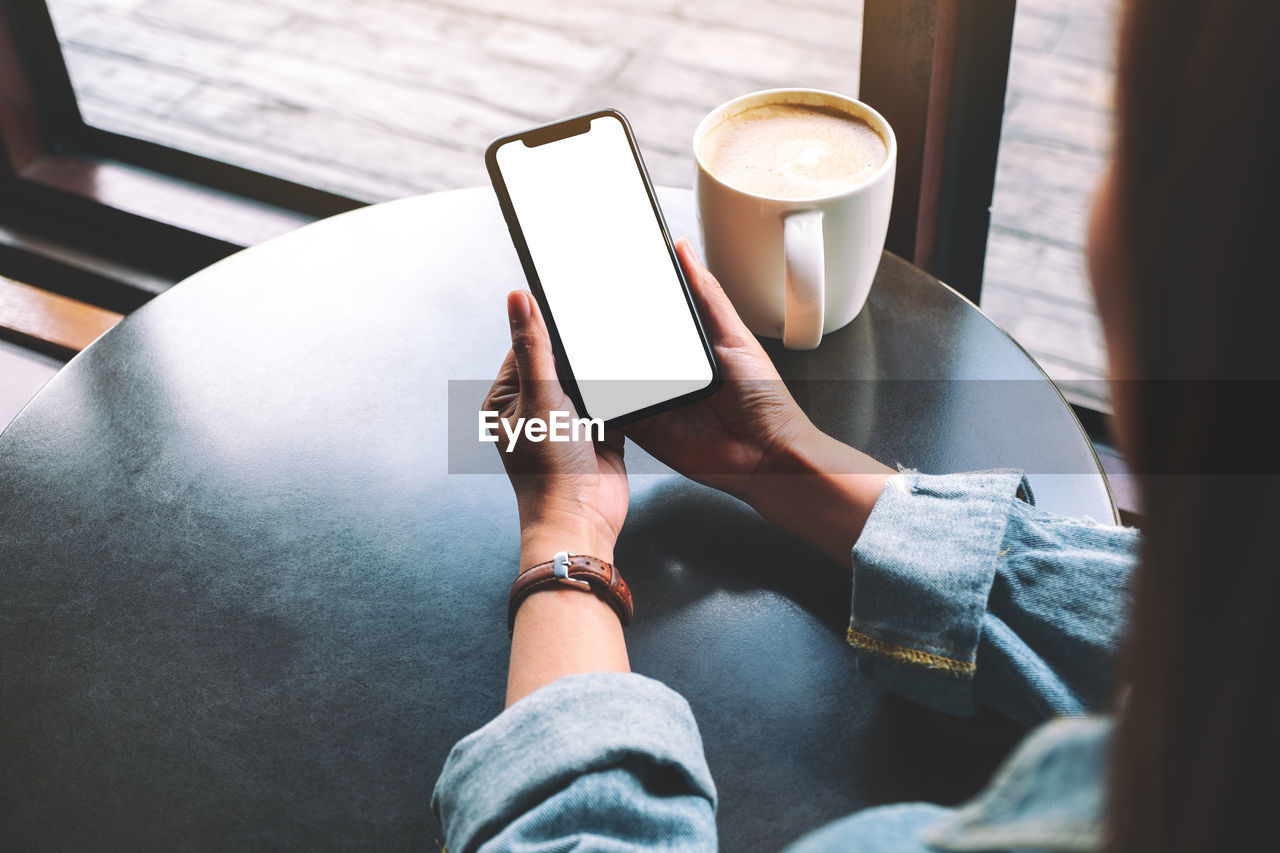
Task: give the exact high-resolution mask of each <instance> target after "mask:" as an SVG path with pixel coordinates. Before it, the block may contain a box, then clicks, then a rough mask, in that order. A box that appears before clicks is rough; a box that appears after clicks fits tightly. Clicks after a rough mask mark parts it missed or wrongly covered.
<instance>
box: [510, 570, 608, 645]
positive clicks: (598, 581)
mask: <svg viewBox="0 0 1280 853" xmlns="http://www.w3.org/2000/svg"><path fill="white" fill-rule="evenodd" d="M565 587H567V588H569V589H580V590H583V591H584V592H594V593H595V594H596V595H598V596H600V597H601V598H603V599H604V600H605V601H606V602H607V603H608V605H609V606H610V607H612V608H613V610H614V612H615V613H617V614H618V618H619V619H620V620H622V626H623V627H624V628H625V627H626V626H628V625H630V624H631V613H632V605H631V590H630V588H629V587H628V586H627V582H626V581H624V580H623V579H622V574H621V573H620V572H619V571H618V570H617V568H616V567H614V566H613V564H611V563H606V562H605V561H604V560H600V559H597V558H596V557H588V556H585V555H582V554H575V555H569V554H567V553H565V552H564V551H561V552H560V553H559V554H556V556H555V559H552V560H548V561H547V562H545V563H539V564H538V565H536V566H532V567H530V568H528V569H525V570H524V571H523V572H521V573H520V576H519V577H517V578H516V582H515V583H513V584H512V585H511V594H510V595H509V596H508V597H507V632H508V633H510V632H511V631H512V630H514V629H515V626H516V611H517V610H519V609H520V603H521V602H522V601H524V600H525V599H526V598H528V597H529V596H530V595H532V594H533V593H535V592H540V591H542V590H544V589H562V588H565Z"/></svg>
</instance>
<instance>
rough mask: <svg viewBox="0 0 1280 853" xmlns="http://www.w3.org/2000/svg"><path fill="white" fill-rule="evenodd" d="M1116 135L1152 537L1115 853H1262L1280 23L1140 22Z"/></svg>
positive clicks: (1273, 563) (1268, 768) (1202, 7)
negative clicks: (1256, 851) (1258, 852)
mask: <svg viewBox="0 0 1280 853" xmlns="http://www.w3.org/2000/svg"><path fill="white" fill-rule="evenodd" d="M1116 116H1117V126H1116V127H1117V134H1116V151H1115V169H1114V180H1115V185H1114V189H1115V197H1114V198H1115V202H1116V213H1117V217H1116V222H1117V233H1116V235H1114V236H1115V242H1116V244H1117V245H1119V246H1120V251H1119V254H1120V255H1122V265H1123V270H1122V275H1121V277H1120V278H1121V279H1122V281H1123V284H1122V289H1123V293H1122V294H1120V296H1119V298H1120V299H1121V300H1122V301H1124V302H1125V304H1126V305H1127V307H1128V312H1127V313H1128V315H1129V317H1130V320H1131V326H1132V327H1131V328H1128V329H1126V330H1125V331H1126V332H1127V333H1128V342H1129V345H1130V354H1131V355H1132V356H1133V364H1132V376H1133V377H1140V378H1122V379H1121V380H1120V384H1121V385H1122V386H1123V387H1120V388H1117V390H1116V393H1117V394H1125V395H1127V398H1128V402H1129V403H1130V406H1129V410H1127V411H1126V414H1128V415H1131V422H1130V423H1129V424H1127V426H1128V427H1129V430H1128V436H1127V437H1128V438H1129V439H1130V451H1131V453H1132V456H1133V459H1132V462H1133V465H1134V468H1135V470H1136V471H1137V472H1138V473H1139V474H1141V475H1143V478H1144V494H1143V500H1144V513H1145V521H1144V545H1143V555H1142V565H1141V568H1140V569H1139V571H1138V575H1137V578H1136V586H1135V596H1134V612H1133V619H1132V622H1131V627H1130V635H1129V640H1128V642H1127V646H1126V649H1125V651H1124V656H1123V663H1122V673H1123V683H1124V685H1125V687H1124V689H1123V690H1122V693H1121V694H1120V703H1121V704H1120V722H1119V726H1118V729H1117V732H1116V741H1115V744H1114V749H1113V752H1112V768H1111V785H1110V808H1109V823H1108V831H1109V840H1108V848H1109V849H1110V850H1112V851H1116V853H1141V851H1160V853H1176V851H1191V850H1196V851H1203V850H1244V849H1252V847H1253V846H1255V845H1256V844H1259V843H1261V844H1266V843H1268V842H1267V841H1266V839H1268V838H1269V837H1272V836H1273V834H1274V829H1273V826H1274V824H1275V818H1276V811H1277V810H1280V807H1278V806H1277V805H1276V804H1274V803H1273V801H1274V799H1275V794H1276V791H1277V783H1276V774H1277V772H1280V766H1277V762H1278V761H1280V755H1278V754H1277V749H1276V743H1277V738H1276V733H1277V727H1278V726H1280V714H1278V713H1277V711H1278V704H1277V699H1276V697H1277V696H1278V695H1280V684H1277V683H1276V679H1277V676H1278V675H1280V667H1277V659H1276V657H1275V656H1274V655H1273V653H1272V651H1271V647H1270V643H1271V641H1272V639H1273V638H1272V637H1271V636H1270V633H1269V632H1270V629H1271V626H1272V625H1273V624H1277V625H1280V620H1277V619H1275V618H1274V617H1273V609H1274V608H1275V607H1276V605H1277V603H1278V602H1277V592H1278V591H1280V588H1278V584H1277V573H1278V572H1280V477H1277V476H1276V475H1277V472H1280V465H1277V447H1278V446H1280V438H1278V436H1280V423H1277V419H1276V415H1275V412H1276V411H1277V409H1278V408H1280V406H1278V405H1277V403H1280V393H1278V392H1280V382H1276V381H1275V380H1276V379H1277V378H1280V367H1278V366H1280V312H1278V311H1277V304H1278V303H1280V2H1276V0H1129V2H1128V4H1127V8H1126V12H1125V16H1124V21H1123V24H1122V28H1121V35H1120V61H1119V68H1118V81H1117V97H1116Z"/></svg>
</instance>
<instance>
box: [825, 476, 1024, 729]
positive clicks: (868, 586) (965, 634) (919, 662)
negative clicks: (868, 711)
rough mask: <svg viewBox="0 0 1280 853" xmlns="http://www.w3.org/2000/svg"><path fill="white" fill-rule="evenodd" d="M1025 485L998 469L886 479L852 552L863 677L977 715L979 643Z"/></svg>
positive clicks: (855, 633)
mask: <svg viewBox="0 0 1280 853" xmlns="http://www.w3.org/2000/svg"><path fill="white" fill-rule="evenodd" d="M1019 500H1023V501H1027V502H1028V503H1030V502H1031V492H1030V489H1029V487H1028V485H1027V481H1026V477H1025V476H1024V475H1023V474H1022V473H1021V472H1019V471H1011V470H995V471H982V472H976V473H971V474H947V475H942V476H937V475H929V474H920V473H918V472H915V471H910V470H904V471H902V472H901V473H899V474H897V475H896V476H894V477H891V478H889V481H888V482H887V483H886V484H885V487H884V490H883V491H882V492H881V494H880V498H879V499H878V500H877V501H876V505H875V507H874V508H873V509H872V512H871V516H870V518H869V519H868V520H867V524H866V527H865V528H864V529H863V531H862V535H861V537H859V539H858V542H857V544H856V545H854V548H853V602H852V607H851V609H850V615H849V630H848V635H847V636H848V641H849V644H850V645H851V646H853V647H854V648H856V649H857V650H858V652H859V654H858V668H859V671H860V672H861V673H863V674H864V675H869V676H871V677H873V678H875V679H876V680H877V681H879V682H880V683H881V684H883V685H884V686H886V687H887V688H889V689H890V690H892V691H894V692H895V693H899V694H901V695H903V696H906V697H907V698H909V699H913V700H915V701H918V702H921V703H923V704H927V705H930V706H932V707H935V708H938V709H939V710H943V711H947V712H949V713H952V714H960V715H969V714H972V713H973V712H974V709H975V703H974V697H973V677H974V673H975V670H976V668H977V655H978V639H979V637H980V635H981V632H982V620H983V617H984V615H985V614H986V612H987V600H988V597H989V595H990V593H991V586H992V584H993V583H994V581H995V576H996V566H997V563H998V561H999V558H1000V556H1001V549H1002V547H1003V544H1004V541H1005V531H1006V529H1007V528H1008V526H1009V514H1010V511H1011V509H1012V508H1013V506H1014V503H1015V502H1016V501H1019Z"/></svg>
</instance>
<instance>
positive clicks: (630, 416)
mask: <svg viewBox="0 0 1280 853" xmlns="http://www.w3.org/2000/svg"><path fill="white" fill-rule="evenodd" d="M597 118H615V119H617V120H618V122H619V123H620V124H621V125H622V130H623V134H624V135H625V136H626V138H627V144H628V145H629V146H630V148H631V156H632V159H633V160H634V161H635V164H636V168H637V169H639V171H640V178H641V180H642V181H643V182H644V189H645V192H646V193H647V194H648V196H649V204H650V205H651V206H652V208H653V215H654V216H655V217H656V218H657V220H658V230H659V231H660V232H661V233H662V239H663V241H664V242H665V243H666V246H667V254H668V255H669V256H670V258H671V265H672V267H673V268H674V269H675V272H676V279H677V280H678V281H679V282H680V288H681V290H682V291H683V292H684V299H685V304H686V305H688V307H689V313H690V314H691V315H692V316H693V324H694V327H695V328H696V329H697V330H698V339H699V340H700V341H701V342H702V350H703V353H704V354H705V355H706V357H707V363H708V364H710V365H711V381H709V382H708V383H707V384H706V386H704V387H702V388H699V389H698V390H696V391H690V392H689V393H687V394H681V395H680V396H678V397H672V398H671V399H669V400H666V401H664V402H661V403H655V404H653V405H652V406H646V407H644V408H643V409H637V410H635V411H633V412H629V413H627V414H625V415H619V416H617V417H615V418H610V419H609V420H607V421H605V422H604V426H605V429H614V428H615V427H620V426H623V425H625V424H629V423H632V422H634V421H638V420H642V419H644V418H647V417H649V416H651V415H656V414H658V413H659V412H665V411H667V410H668V409H674V408H676V407H678V406H682V405H684V404H686V403H691V402H693V401H694V400H700V399H702V398H703V397H708V396H710V395H711V394H713V393H715V390H716V388H717V387H719V385H720V365H719V364H718V363H717V362H716V357H715V352H714V351H713V350H712V348H711V343H710V341H709V340H708V338H707V333H706V330H705V329H704V328H703V326H702V318H701V317H700V316H699V315H698V309H697V305H696V304H695V303H694V300H693V292H692V290H690V288H689V282H688V280H687V279H686V278H685V275H684V269H683V268H682V267H681V266H680V258H679V256H678V255H676V247H675V244H674V243H673V242H672V241H671V233H670V232H669V231H668V230H667V221H666V219H665V218H664V217H663V215H662V208H661V207H660V206H659V204H658V196H657V193H655V192H654V191H653V183H652V181H650V180H649V171H648V169H646V168H645V165H644V160H643V158H642V157H641V156H640V147H639V145H637V144H636V138H635V134H634V133H632V132H631V124H630V122H628V121H627V117H626V116H624V115H623V114H622V113H620V112H618V111H617V110H615V109H612V108H606V109H600V110H594V111H592V112H589V113H582V114H581V115H576V116H571V117H569V118H566V119H561V120H560V121H555V122H551V123H550V124H544V125H539V126H538V127H531V128H529V129H528V130H522V131H520V132H518V133H512V134H508V135H506V136H500V137H498V138H497V139H495V140H493V142H491V143H489V147H488V148H486V149H485V152H484V163H485V168H486V169H488V172H489V181H490V182H491V183H492V184H493V189H494V192H495V193H497V196H498V206H499V207H501V208H502V217H503V219H505V220H506V223H507V231H508V232H509V233H510V235H511V242H512V244H513V245H514V246H515V249H516V254H518V255H519V256H520V265H521V267H523V268H524V275H525V278H526V279H527V280H528V282H529V289H530V290H531V291H532V292H533V295H534V298H535V299H537V300H538V307H539V308H541V309H542V317H543V319H544V320H545V321H546V323H547V330H548V331H549V332H550V333H551V346H552V348H553V349H554V350H555V355H556V369H557V372H558V373H559V376H560V385H561V387H563V388H564V390H565V393H567V394H568V395H569V398H570V399H571V400H573V405H574V407H575V408H576V409H577V412H578V415H579V417H591V413H590V412H587V411H586V406H585V405H584V404H583V402H582V394H581V392H580V391H579V390H578V382H577V379H576V377H574V375H573V368H572V367H571V366H570V364H569V358H568V356H567V355H566V353H565V349H564V344H563V342H562V341H561V340H560V332H559V330H558V329H557V328H556V323H555V318H554V317H553V316H552V314H551V306H550V304H549V303H548V302H547V296H546V293H544V292H543V290H542V282H541V281H540V280H539V278H538V272H537V269H536V268H535V267H534V264H533V257H532V256H531V255H530V253H529V246H528V244H527V243H526V242H525V238H524V231H523V230H522V229H521V228H520V220H519V218H518V217H517V216H516V212H515V207H514V205H513V204H512V203H511V196H510V194H509V193H508V192H507V185H506V182H505V181H504V180H503V178H502V171H501V169H499V168H498V149H499V148H501V147H502V146H504V145H508V144H510V143H513V142H518V143H520V144H527V145H529V147H536V146H539V145H546V144H548V143H551V142H556V141H558V140H561V139H567V138H569V137H572V136H579V135H581V134H583V133H586V132H587V131H589V130H590V129H591V123H592V122H593V121H595V120H596V119H597Z"/></svg>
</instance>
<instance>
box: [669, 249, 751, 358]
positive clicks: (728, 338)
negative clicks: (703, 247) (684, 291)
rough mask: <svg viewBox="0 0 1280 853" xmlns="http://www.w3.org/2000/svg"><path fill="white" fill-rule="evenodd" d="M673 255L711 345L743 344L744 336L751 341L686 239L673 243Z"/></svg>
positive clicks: (731, 307) (727, 299)
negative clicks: (689, 289) (675, 255)
mask: <svg viewBox="0 0 1280 853" xmlns="http://www.w3.org/2000/svg"><path fill="white" fill-rule="evenodd" d="M676 254H677V255H678V256H679V257H680V265H681V266H683V267H684V274H685V277H686V278H688V280H689V287H690V288H691V289H692V290H693V298H694V300H695V301H696V302H697V304H698V309H699V312H700V313H701V314H702V318H703V321H704V322H705V323H706V324H707V332H708V333H709V334H710V335H711V339H712V342H713V343H725V344H728V345H730V346H733V345H735V344H738V343H740V342H743V341H744V340H745V338H744V336H746V337H747V338H751V339H752V340H754V337H753V336H752V335H751V332H750V330H748V329H747V327H746V326H745V325H743V323H742V319H741V318H740V317H739V316H738V312H737V309H735V308H734V307H733V303H732V302H730V301H729V297H728V295H727V294H726V293H725V292H724V288H722V287H721V286H720V282H718V281H716V277H715V276H713V275H712V274H711V271H710V270H708V269H707V268H706V266H705V265H703V263H702V260H701V259H700V258H699V257H698V252H697V250H696V249H694V248H693V243H691V242H689V239H688V238H687V237H681V238H680V239H679V240H677V241H676Z"/></svg>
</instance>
